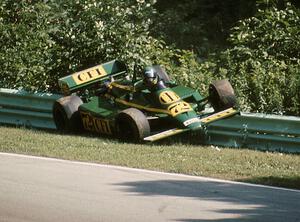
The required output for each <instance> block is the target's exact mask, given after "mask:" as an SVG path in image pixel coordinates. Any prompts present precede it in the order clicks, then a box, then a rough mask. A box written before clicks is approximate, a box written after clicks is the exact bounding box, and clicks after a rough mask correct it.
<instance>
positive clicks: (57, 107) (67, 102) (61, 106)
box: [52, 95, 83, 133]
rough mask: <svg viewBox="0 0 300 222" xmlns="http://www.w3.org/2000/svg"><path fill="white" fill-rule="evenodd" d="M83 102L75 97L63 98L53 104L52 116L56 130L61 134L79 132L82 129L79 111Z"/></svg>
mask: <svg viewBox="0 0 300 222" xmlns="http://www.w3.org/2000/svg"><path fill="white" fill-rule="evenodd" d="M82 103H83V102H82V100H81V99H80V98H79V97H78V96H75V95H71V96H66V97H62V98H60V99H58V100H56V101H55V102H54V104H53V108H52V114H53V119H54V122H55V125H56V129H57V130H59V131H61V132H66V133H70V132H78V131H80V130H81V129H82V128H83V127H82V122H81V118H80V114H79V111H78V108H79V106H80V105H81V104H82Z"/></svg>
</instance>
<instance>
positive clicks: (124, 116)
mask: <svg viewBox="0 0 300 222" xmlns="http://www.w3.org/2000/svg"><path fill="white" fill-rule="evenodd" d="M116 125H117V136H118V137H119V139H121V140H124V141H130V142H141V141H142V140H143V138H145V137H147V136H149V135H150V125H149V122H148V120H147V118H146V116H145V115H144V114H143V112H141V111H140V110H138V109H135V108H129V109H125V110H123V111H122V112H120V113H119V114H118V116H117V118H116Z"/></svg>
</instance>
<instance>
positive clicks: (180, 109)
mask: <svg viewBox="0 0 300 222" xmlns="http://www.w3.org/2000/svg"><path fill="white" fill-rule="evenodd" d="M168 110H169V111H170V113H171V115H172V116H177V115H178V114H180V113H184V112H189V111H192V110H193V109H192V107H191V106H190V104H188V103H187V102H183V101H181V102H178V103H175V104H172V105H170V106H169V107H168Z"/></svg>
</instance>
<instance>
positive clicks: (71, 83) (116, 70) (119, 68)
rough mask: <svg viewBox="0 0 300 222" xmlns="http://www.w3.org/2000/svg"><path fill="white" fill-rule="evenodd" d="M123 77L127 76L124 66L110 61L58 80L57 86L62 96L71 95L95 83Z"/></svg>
mask: <svg viewBox="0 0 300 222" xmlns="http://www.w3.org/2000/svg"><path fill="white" fill-rule="evenodd" d="M123 75H127V68H126V65H125V64H124V63H123V62H120V61H118V60H112V61H110V62H107V63H104V64H101V65H97V66H94V67H91V68H89V69H85V70H82V71H80V72H76V73H73V74H71V75H68V76H65V77H63V78H60V79H59V80H58V84H59V87H60V88H61V90H62V91H63V93H64V94H71V93H72V92H75V91H77V90H79V89H83V88H86V87H88V86H91V85H93V84H95V83H98V82H101V81H104V80H107V79H110V78H117V77H119V76H123Z"/></svg>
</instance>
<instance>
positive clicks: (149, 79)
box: [143, 66, 159, 87]
mask: <svg viewBox="0 0 300 222" xmlns="http://www.w3.org/2000/svg"><path fill="white" fill-rule="evenodd" d="M143 75H144V76H143V77H144V83H145V84H146V85H147V86H149V87H153V86H155V85H156V84H157V83H158V80H159V78H158V75H157V73H156V71H155V69H154V68H153V67H151V66H148V67H146V68H145V70H144V74H143Z"/></svg>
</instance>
